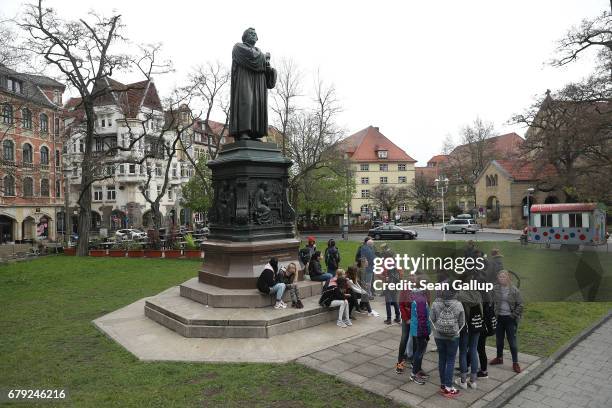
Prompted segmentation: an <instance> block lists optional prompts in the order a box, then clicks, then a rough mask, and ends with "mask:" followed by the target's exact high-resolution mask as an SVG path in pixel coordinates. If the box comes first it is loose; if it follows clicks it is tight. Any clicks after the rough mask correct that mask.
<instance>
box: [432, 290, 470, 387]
mask: <svg viewBox="0 0 612 408" xmlns="http://www.w3.org/2000/svg"><path fill="white" fill-rule="evenodd" d="M456 296H457V294H456V292H455V291H454V290H446V291H440V292H438V294H437V296H436V299H435V300H434V301H433V303H432V305H431V314H430V321H431V325H432V333H433V336H434V339H435V340H436V346H437V347H438V372H439V373H440V393H441V394H442V395H444V396H445V397H454V396H456V395H458V394H459V391H458V390H457V389H456V388H455V387H454V386H453V371H454V369H455V357H456V356H457V348H458V347H459V333H460V332H461V329H463V326H464V325H465V314H464V312H463V306H461V303H459V301H457V299H456Z"/></svg>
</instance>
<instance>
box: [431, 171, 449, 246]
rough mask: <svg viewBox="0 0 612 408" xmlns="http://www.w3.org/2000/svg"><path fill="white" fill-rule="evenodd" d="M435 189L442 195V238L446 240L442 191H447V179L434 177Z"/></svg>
mask: <svg viewBox="0 0 612 408" xmlns="http://www.w3.org/2000/svg"><path fill="white" fill-rule="evenodd" d="M434 182H435V183H436V190H438V192H439V193H440V194H441V195H442V240H443V241H446V228H445V226H444V193H446V192H447V191H448V179H447V178H446V177H444V178H443V179H441V180H440V179H435V180H434Z"/></svg>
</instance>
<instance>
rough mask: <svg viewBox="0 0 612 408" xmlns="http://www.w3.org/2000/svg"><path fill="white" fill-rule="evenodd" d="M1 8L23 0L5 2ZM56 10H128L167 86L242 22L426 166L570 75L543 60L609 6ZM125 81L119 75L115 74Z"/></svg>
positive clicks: (99, 6)
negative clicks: (160, 55) (478, 121)
mask: <svg viewBox="0 0 612 408" xmlns="http://www.w3.org/2000/svg"><path fill="white" fill-rule="evenodd" d="M1 2H2V13H3V14H4V15H5V16H15V15H18V14H19V10H20V8H21V4H22V1H14V0H1ZM46 4H47V5H48V6H51V7H54V8H56V9H57V10H58V11H59V12H60V14H62V15H65V16H72V17H78V16H80V15H82V14H83V13H85V12H87V11H89V10H92V9H94V10H99V11H103V12H106V13H110V12H111V11H112V10H113V9H115V10H117V11H118V12H119V13H121V14H122V15H123V21H124V23H125V24H126V26H127V28H126V30H127V32H126V33H127V35H128V37H129V38H130V39H131V40H133V41H136V42H163V44H164V52H165V55H167V56H168V57H169V58H171V59H172V61H173V63H174V67H175V68H176V72H175V73H174V74H171V75H165V76H160V77H157V78H155V81H156V84H157V85H158V86H159V88H160V91H161V93H162V94H164V93H168V92H169V91H170V90H171V89H172V88H173V87H174V86H175V85H181V82H182V81H183V80H184V78H185V75H186V74H187V73H188V72H189V70H190V69H191V68H192V67H194V66H195V65H197V64H202V63H204V62H205V61H209V60H210V61H215V60H219V61H221V62H223V63H225V64H227V65H230V64H231V49H232V46H233V44H234V43H236V42H238V41H240V37H241V35H242V32H243V30H244V29H245V28H247V27H251V26H252V27H255V28H256V30H257V33H258V36H259V42H258V43H257V46H259V47H260V48H261V49H263V50H264V51H267V52H270V53H271V54H272V64H274V61H275V60H277V61H278V59H279V58H281V57H289V58H292V59H294V60H295V61H296V62H297V63H298V65H299V66H300V68H301V70H302V71H303V72H304V73H305V83H304V93H307V92H308V91H309V90H310V88H311V87H312V83H313V81H312V76H311V74H312V73H313V72H315V71H316V70H317V69H318V70H319V71H320V73H321V77H322V78H323V79H324V80H326V81H329V82H333V84H334V85H335V87H336V90H337V95H338V98H339V99H340V102H341V104H342V107H343V112H342V114H341V116H340V118H339V124H340V125H341V126H342V127H343V128H344V129H346V132H347V134H349V135H350V134H352V133H354V132H356V131H358V130H360V129H363V128H364V127H366V126H368V125H373V126H378V127H380V130H381V132H382V133H383V134H385V135H386V136H387V137H389V138H390V139H391V140H393V141H394V142H395V143H396V144H398V145H399V146H400V147H402V148H403V149H405V150H406V152H407V153H408V154H409V155H411V156H412V157H413V158H415V159H416V160H418V163H417V165H420V166H423V165H425V163H426V162H427V160H428V159H429V158H430V157H431V156H432V155H434V154H437V153H439V152H440V150H441V148H442V143H443V140H444V138H445V137H446V135H449V134H450V135H452V136H454V137H455V139H458V134H459V132H460V129H461V128H462V127H463V126H464V125H465V124H467V123H469V122H471V121H472V120H473V119H474V118H475V117H476V116H480V117H481V118H483V119H486V120H490V121H492V122H493V123H494V124H495V127H496V130H497V131H498V132H499V133H506V132H509V131H516V132H517V133H519V134H520V135H521V136H523V135H524V129H521V128H518V127H516V126H513V125H509V124H507V122H508V120H509V119H510V118H511V116H512V115H513V114H515V113H519V112H521V111H523V110H524V109H525V108H526V107H528V106H529V105H530V104H531V103H532V101H533V98H534V96H535V95H536V94H541V93H543V92H544V91H545V90H546V89H547V88H550V89H552V90H554V89H557V88H559V87H561V86H562V85H563V84H565V83H567V82H569V81H572V80H577V79H579V78H581V77H582V76H584V75H586V74H587V73H588V72H589V70H590V69H591V65H592V61H590V60H584V61H581V62H579V63H577V64H573V65H572V66H570V67H566V68H552V67H549V66H547V65H546V62H547V61H548V60H550V59H551V57H552V56H553V55H554V51H555V46H556V41H557V40H558V39H559V38H560V37H561V36H562V35H563V34H564V33H565V32H566V31H567V29H568V28H569V27H570V26H572V25H575V24H578V23H579V22H580V20H581V19H582V18H585V17H592V16H594V15H596V14H599V13H601V12H602V11H604V10H606V9H607V8H608V7H609V4H610V3H609V2H608V1H607V0H513V1H501V0H469V1H456V0H455V1H450V0H448V1H378V2H372V1H367V2H361V1H350V2H349V1H333V0H326V1H314V0H308V1H287V0H285V1H248V2H247V1H233V0H223V1H220V0H219V1H181V0H176V1H167V0H164V1H158V0H148V1H140V0H139V1H126V0H104V1H93V0H79V1H68V0H53V1H48V2H46ZM116 79H117V80H120V81H121V80H122V78H116Z"/></svg>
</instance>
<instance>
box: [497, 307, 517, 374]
mask: <svg viewBox="0 0 612 408" xmlns="http://www.w3.org/2000/svg"><path fill="white" fill-rule="evenodd" d="M516 330H517V324H516V320H515V319H514V318H513V317H512V316H497V329H495V336H496V345H497V358H503V356H504V337H506V338H507V339H508V344H509V345H510V354H512V362H513V363H518V346H517V342H516Z"/></svg>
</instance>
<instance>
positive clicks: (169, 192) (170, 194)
mask: <svg viewBox="0 0 612 408" xmlns="http://www.w3.org/2000/svg"><path fill="white" fill-rule="evenodd" d="M168 200H172V189H168Z"/></svg>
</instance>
